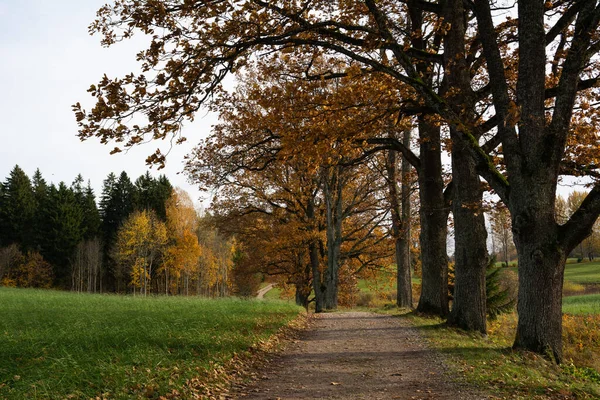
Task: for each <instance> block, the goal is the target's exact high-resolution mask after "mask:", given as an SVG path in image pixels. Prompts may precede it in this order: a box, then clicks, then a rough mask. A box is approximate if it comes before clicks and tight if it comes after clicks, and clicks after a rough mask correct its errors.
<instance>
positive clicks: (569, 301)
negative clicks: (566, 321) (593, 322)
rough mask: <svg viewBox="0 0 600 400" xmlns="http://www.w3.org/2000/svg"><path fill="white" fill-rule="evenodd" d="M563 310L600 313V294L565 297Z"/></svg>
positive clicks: (579, 312)
mask: <svg viewBox="0 0 600 400" xmlns="http://www.w3.org/2000/svg"><path fill="white" fill-rule="evenodd" d="M563 312H564V313H567V314H600V294H589V295H584V296H570V297H565V298H563Z"/></svg>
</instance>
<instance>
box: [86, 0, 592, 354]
mask: <svg viewBox="0 0 600 400" xmlns="http://www.w3.org/2000/svg"><path fill="white" fill-rule="evenodd" d="M599 25H600V4H599V3H598V1H597V0H584V1H562V0H561V1H547V2H541V1H538V0H518V1H516V2H514V3H511V4H506V5H497V4H496V3H493V2H487V1H476V2H470V3H469V2H463V1H460V0H448V1H444V2H441V1H439V2H438V1H407V2H400V1H395V0H383V1H374V0H364V1H355V2H330V1H303V2H296V1H290V2H288V1H276V0H275V1H258V0H247V1H218V2H217V1H215V2H213V1H206V2H194V1H191V2H178V1H167V0H165V1H157V2H146V3H144V2H142V3H140V2H137V1H132V0H117V1H114V2H113V3H111V4H108V5H106V6H104V7H102V8H101V9H100V10H99V12H98V14H97V19H96V20H95V21H94V22H93V23H92V25H91V26H90V31H91V32H92V33H97V34H99V35H100V36H101V37H102V43H103V45H106V46H110V45H113V44H115V43H117V42H119V41H120V40H121V39H125V38H130V37H131V36H132V35H133V34H135V33H137V32H143V33H145V34H148V35H150V36H151V39H150V40H151V43H150V45H149V46H148V48H147V49H145V51H142V52H140V53H139V54H138V60H139V61H140V63H141V73H139V74H138V75H134V74H130V75H127V76H125V77H122V78H117V79H109V78H108V77H106V76H105V77H103V78H102V79H101V80H100V81H99V82H98V83H97V84H96V85H92V86H91V87H90V89H89V93H90V94H91V95H92V96H93V97H94V98H95V99H96V104H95V106H94V108H92V109H90V110H89V111H86V110H85V109H84V108H83V107H82V106H81V105H80V104H79V103H77V104H75V106H74V111H75V115H76V118H77V121H78V122H79V133H80V137H81V138H82V139H86V138H91V137H98V138H100V140H102V141H104V142H107V141H108V142H110V141H113V140H115V141H116V143H117V144H118V145H121V144H124V145H125V147H127V146H134V145H136V144H138V143H143V142H145V141H147V140H148V139H150V138H153V139H164V138H172V139H173V140H184V139H183V138H181V137H180V128H181V125H182V124H183V123H184V122H185V121H186V120H192V119H193V118H194V115H195V112H196V111H197V110H199V109H200V108H202V107H203V106H208V107H214V108H215V110H216V111H217V112H220V113H223V114H225V115H226V114H227V113H229V114H231V115H234V114H237V115H238V116H239V120H238V122H235V121H233V122H232V127H233V128H237V130H239V131H242V130H243V129H244V126H243V124H242V121H243V120H244V117H245V116H246V115H251V114H252V113H254V115H255V117H257V119H258V121H262V120H264V121H265V126H256V124H255V125H254V128H250V127H249V128H248V130H247V132H246V134H248V135H254V138H255V139H257V140H256V141H254V142H250V143H251V144H247V145H245V147H244V146H242V148H241V149H243V151H242V150H241V149H239V150H238V151H237V152H236V151H235V150H233V153H232V154H234V155H236V156H238V158H239V159H240V160H241V161H242V163H241V164H240V167H239V168H236V169H233V170H231V171H230V172H229V173H228V174H226V175H229V178H227V177H225V178H224V181H225V182H227V181H228V179H230V178H231V176H235V174H237V173H238V172H242V171H244V170H249V171H261V170H266V169H267V168H268V167H269V165H271V163H272V162H274V161H273V160H277V161H280V160H292V161H294V162H295V163H297V164H298V163H299V164H300V168H306V169H307V170H308V171H314V170H315V166H316V165H319V166H318V167H317V169H319V170H321V169H324V170H329V171H335V170H336V168H337V167H338V166H343V165H346V164H349V163H352V161H353V160H358V159H363V160H365V158H363V157H368V156H372V155H374V154H375V153H378V152H381V151H395V152H397V153H399V154H401V155H402V157H403V158H404V160H406V161H407V162H408V163H409V164H410V165H411V168H412V169H413V170H414V172H415V174H416V181H417V183H418V188H417V191H418V194H419V201H420V203H419V220H420V234H419V242H420V248H421V264H422V290H421V294H420V297H419V302H418V306H417V309H418V310H419V311H421V312H425V313H431V314H438V315H440V316H442V317H444V318H447V319H448V322H449V323H450V324H453V325H456V326H459V327H461V328H463V329H466V330H473V331H479V332H485V331H486V329H487V321H486V290H485V275H486V268H487V264H488V261H489V260H488V254H487V238H486V237H487V234H486V229H485V220H484V218H483V212H482V198H483V193H484V192H485V191H486V190H492V191H493V192H494V194H495V195H497V196H498V197H499V198H500V200H501V201H502V203H503V204H504V205H505V206H506V208H507V210H508V213H509V215H510V219H511V223H512V227H511V229H512V233H513V239H514V243H515V247H516V251H517V255H518V259H519V285H520V286H519V299H518V306H517V307H518V315H519V321H518V326H517V331H516V335H515V342H514V347H515V348H521V349H528V350H532V351H535V352H538V353H541V354H545V355H549V356H550V357H552V358H553V359H555V360H557V361H560V360H561V358H562V338H561V332H562V322H561V321H562V312H561V305H562V285H563V278H564V268H565V261H566V258H567V256H568V255H569V254H570V253H571V251H572V250H573V249H575V247H577V246H578V245H579V243H580V242H581V241H582V240H584V239H585V238H586V237H588V236H589V235H590V234H591V231H592V227H593V225H594V224H595V221H596V219H597V218H598V215H599V214H600V184H598V181H597V179H598V177H599V176H600V175H599V174H598V163H597V156H598V148H599V147H598V138H597V134H596V132H597V131H598V123H599V122H600V119H598V97H599V93H598V89H597V83H598V53H599V52H600V44H599V42H598V38H597V35H595V34H594V33H595V32H596V31H597V29H598V26H599ZM157 31H160V32H161V34H160V35H158V34H155V32H157ZM232 73H236V74H237V75H238V78H239V81H240V82H242V87H241V89H240V90H239V91H238V92H237V93H230V92H228V91H226V90H225V88H224V87H223V86H222V82H223V80H224V79H225V77H226V76H228V75H230V74H232ZM263 78H264V79H263ZM245 82H248V83H249V84H248V85H247V86H245V87H244V83H245ZM274 82H276V83H274ZM261 91H262V92H261ZM253 93H256V94H257V95H258V94H260V96H262V98H263V99H264V100H267V101H269V100H270V101H271V102H272V104H268V105H267V107H265V105H261V104H260V102H261V101H263V100H261V99H260V98H258V97H254V98H252V96H253ZM244 97H248V98H250V99H251V100H254V101H255V103H258V104H259V107H253V106H252V104H250V105H249V107H244V108H240V107H237V105H238V101H237V100H238V99H239V98H244ZM283 105H286V107H285V109H283ZM280 106H282V107H280ZM273 113H279V114H273ZM138 114H140V115H143V116H144V117H145V118H146V119H145V121H146V123H144V124H142V125H139V124H129V123H128V122H127V121H129V120H130V118H129V117H130V116H132V115H138ZM279 115H286V118H285V119H284V120H278V116H279ZM259 125H260V124H259ZM408 133H411V134H413V135H414V136H413V137H415V138H416V141H415V142H414V143H412V144H411V145H410V146H407V145H406V143H405V142H404V139H405V137H406V136H407V134H408ZM211 140H213V141H214V142H215V143H217V144H216V150H218V152H227V151H230V150H232V149H231V148H228V147H227V145H223V146H222V147H218V146H219V144H218V142H219V141H222V142H224V143H225V142H226V141H227V138H226V137H222V136H221V132H220V131H216V132H215V137H214V139H211ZM119 150H120V149H119V148H117V149H115V150H114V151H119ZM444 151H446V152H447V153H448V154H450V156H451V159H452V162H451V166H450V168H449V170H446V169H445V167H444V164H443V163H442V154H443V152H444ZM303 154H306V156H304V157H301V155H303ZM299 159H302V161H298V160H299ZM252 160H258V161H259V162H258V163H252V162H248V161H252ZM321 160H325V162H324V163H322V162H321ZM148 161H149V162H151V163H156V164H158V165H162V164H164V162H165V156H164V155H163V154H161V153H160V152H159V151H157V152H156V153H155V154H153V155H151V156H150V157H149V159H148ZM261 161H262V162H261ZM302 163H304V164H302ZM303 165H305V166H303ZM215 168H216V172H219V171H218V168H219V166H218V165H215ZM196 173H198V177H199V178H200V179H204V177H203V176H202V173H203V168H194V167H192V168H191V169H190V174H191V175H192V176H194V175H196ZM232 174H233V175H232ZM322 176H324V177H325V176H330V177H331V173H323V174H322ZM562 176H575V177H585V178H586V179H587V181H588V182H590V183H591V190H590V192H589V193H588V194H587V195H586V197H585V199H584V200H583V201H582V202H581V205H580V206H579V207H578V208H577V210H575V211H574V212H573V214H572V215H571V216H570V217H569V218H568V220H566V221H564V223H561V222H563V221H559V220H558V219H557V217H556V213H555V210H556V189H557V185H558V181H559V178H560V177H562ZM300 180H301V182H302V183H303V184H304V185H309V184H310V180H307V179H300ZM320 181H321V182H325V181H327V179H321V180H320ZM324 185H325V183H322V185H321V186H322V187H324ZM328 186H331V185H330V183H328ZM307 189H310V186H308V187H307ZM264 192H265V193H266V194H269V193H271V192H272V190H271V187H265V190H264ZM313 192H314V191H313ZM309 193H310V191H309ZM333 193H335V191H334V192H333ZM327 197H328V196H327V195H324V194H321V195H320V199H324V200H323V201H324V202H325V203H326V204H331V205H334V204H336V203H335V197H332V196H329V199H327ZM319 201H321V200H319ZM312 203H313V202H311V201H310V196H308V198H307V199H305V200H304V201H303V202H302V203H300V202H298V206H299V207H300V210H301V211H303V212H304V214H305V215H306V218H308V219H310V218H311V217H310V216H311V215H312V210H313V209H314V207H313V204H312ZM334 210H335V208H334V207H331V208H330V211H329V213H328V211H327V208H325V214H326V218H328V216H329V220H330V221H335V218H334V217H335V213H334V212H333V211H334ZM449 213H451V214H452V218H453V219H452V221H453V229H454V238H455V281H454V294H453V299H452V304H450V302H449V299H448V296H447V287H448V260H447V256H446V239H447V233H448V230H447V226H448V215H449ZM261 223H262V222H261ZM315 226H316V225H315V224H314V223H313V224H311V225H309V227H308V229H306V228H302V229H301V230H300V232H306V235H307V238H306V239H305V242H306V243H307V246H308V250H307V254H308V255H307V256H305V257H306V258H307V259H310V258H311V257H312V258H313V259H314V258H316V256H318V255H319V252H320V251H321V252H324V250H321V249H320V248H319V244H318V243H319V241H318V240H317V238H315V237H314V234H315V232H318V229H316V227H315ZM332 227H335V223H333V224H332ZM373 232H375V230H374V231H373ZM311 235H313V236H311ZM329 237H330V238H331V239H332V240H333V241H335V237H336V231H335V229H334V230H332V231H331V232H329ZM311 243H312V245H311ZM331 243H332V244H333V243H334V242H331ZM336 246H337V245H336ZM336 246H334V247H333V248H332V251H331V252H329V250H327V253H328V254H330V255H331V256H335V255H336V254H338V253H337V250H336ZM327 262H328V263H330V262H331V261H329V260H328V261H327ZM307 263H308V262H307ZM325 271H331V272H326V273H325V276H324V280H322V283H321V284H320V285H316V286H315V285H313V287H314V290H315V293H314V296H315V299H319V298H322V297H323V296H322V294H321V293H319V292H323V291H326V290H328V289H327V288H328V282H329V281H330V280H331V278H329V277H328V275H327V274H329V276H332V277H333V280H334V281H335V279H336V275H335V268H334V269H333V270H330V268H329V267H328V268H327V269H325ZM315 272H319V273H320V271H313V275H314V276H313V279H317V278H318V279H319V280H321V278H322V277H319V276H318V274H317V273H315ZM338 277H339V276H338ZM400 283H402V282H400ZM317 286H318V287H317ZM398 292H399V293H400V294H402V293H404V290H400V289H399V291H398ZM328 298H331V299H333V300H335V296H334V297H330V294H326V295H325V296H324V299H325V301H328V300H327V299H328ZM450 305H451V307H450Z"/></svg>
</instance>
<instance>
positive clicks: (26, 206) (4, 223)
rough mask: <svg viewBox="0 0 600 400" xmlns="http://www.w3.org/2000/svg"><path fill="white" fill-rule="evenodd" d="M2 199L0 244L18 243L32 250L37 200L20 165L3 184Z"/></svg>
mask: <svg viewBox="0 0 600 400" xmlns="http://www.w3.org/2000/svg"><path fill="white" fill-rule="evenodd" d="M0 197H1V200H0V231H1V232H2V233H1V237H0V243H1V244H2V245H9V244H11V243H17V244H19V245H20V246H21V247H22V249H29V248H31V247H32V246H33V240H32V238H33V230H32V221H33V217H34V212H35V200H34V195H33V189H32V187H31V181H30V180H29V177H28V176H27V174H25V172H24V171H23V170H22V169H21V168H20V167H19V166H18V165H15V167H14V168H13V170H12V171H11V172H10V175H9V177H8V178H7V179H6V181H5V182H4V183H3V184H2V192H1V196H0Z"/></svg>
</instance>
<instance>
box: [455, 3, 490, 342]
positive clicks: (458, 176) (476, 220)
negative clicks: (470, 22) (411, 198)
mask: <svg viewBox="0 0 600 400" xmlns="http://www.w3.org/2000/svg"><path fill="white" fill-rule="evenodd" d="M447 6H448V7H447V9H446V17H445V19H446V20H447V21H449V23H450V30H449V32H448V35H447V37H446V40H445V48H446V51H445V52H444V56H445V63H446V70H447V71H448V76H447V77H446V79H447V84H448V86H449V88H451V92H449V93H448V96H449V99H450V103H451V104H453V105H454V106H453V108H454V109H455V112H456V113H457V114H458V115H460V116H461V118H462V119H463V120H464V121H472V120H473V119H474V109H475V102H474V100H473V93H472V90H471V77H470V74H469V68H468V65H467V62H466V60H465V54H466V52H465V33H466V28H467V23H466V20H465V10H464V3H463V1H462V0H450V1H449V2H448V3H447ZM450 135H451V138H452V181H453V185H454V193H453V194H454V196H453V201H452V211H453V215H454V238H455V247H454V250H455V252H454V256H455V265H454V272H455V280H454V297H453V304H452V311H451V313H450V316H449V318H448V322H449V323H450V324H453V325H456V326H458V327H460V328H462V329H465V330H469V331H479V332H481V333H484V334H485V333H486V293H485V274H486V267H487V264H488V257H487V231H486V228H485V219H484V217H483V210H482V207H481V200H482V196H483V192H482V189H481V182H480V180H479V176H478V174H477V170H476V163H475V160H473V159H472V157H471V154H470V151H469V148H468V144H467V143H465V142H464V141H462V140H461V138H460V135H459V132H458V131H457V130H456V128H454V127H451V128H450Z"/></svg>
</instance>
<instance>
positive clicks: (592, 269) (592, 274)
mask: <svg viewBox="0 0 600 400" xmlns="http://www.w3.org/2000/svg"><path fill="white" fill-rule="evenodd" d="M569 261H572V259H569V260H568V261H567V265H566V267H565V280H566V281H571V282H574V283H580V284H592V283H598V284H600V262H582V263H577V262H574V263H573V262H569ZM511 265H512V264H511ZM506 270H507V271H514V272H515V273H517V272H518V268H517V267H508V268H506Z"/></svg>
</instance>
